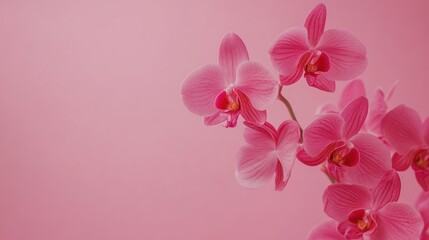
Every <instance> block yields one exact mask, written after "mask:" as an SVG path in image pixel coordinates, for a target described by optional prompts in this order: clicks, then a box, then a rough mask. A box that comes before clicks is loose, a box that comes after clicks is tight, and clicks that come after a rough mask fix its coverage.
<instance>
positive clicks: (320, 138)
mask: <svg viewBox="0 0 429 240" xmlns="http://www.w3.org/2000/svg"><path fill="white" fill-rule="evenodd" d="M343 125H344V120H343V118H342V117H341V116H340V115H338V114H334V113H327V114H324V115H321V116H320V117H319V118H317V119H316V120H314V121H313V122H312V123H310V124H309V125H308V126H307V128H306V129H305V131H304V134H303V139H304V144H303V146H304V149H305V152H306V153H307V154H308V155H309V156H311V157H316V156H318V155H319V154H320V153H321V152H322V151H323V150H325V148H326V147H327V146H328V145H329V144H331V143H333V142H337V141H338V140H341V133H340V131H341V128H342V127H343Z"/></svg>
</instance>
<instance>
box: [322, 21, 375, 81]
mask: <svg viewBox="0 0 429 240" xmlns="http://www.w3.org/2000/svg"><path fill="white" fill-rule="evenodd" d="M317 49H318V50H320V51H322V52H325V53H326V54H328V56H329V60H330V63H331V67H330V69H329V71H328V72H326V73H324V74H325V76H326V78H328V79H330V80H334V81H341V80H350V79H353V78H355V77H357V76H358V75H359V74H361V73H362V72H363V71H364V70H365V68H366V65H367V60H366V49H365V46H364V45H363V44H362V43H361V42H360V41H359V40H358V39H357V38H356V37H354V36H353V35H352V34H350V33H348V32H346V31H342V30H336V29H329V30H327V31H325V32H324V33H323V35H322V37H321V38H320V42H319V45H318V46H317Z"/></svg>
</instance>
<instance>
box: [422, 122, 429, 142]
mask: <svg viewBox="0 0 429 240" xmlns="http://www.w3.org/2000/svg"><path fill="white" fill-rule="evenodd" d="M423 139H424V141H425V143H426V144H427V145H429V117H428V118H426V120H425V122H424V123H423Z"/></svg>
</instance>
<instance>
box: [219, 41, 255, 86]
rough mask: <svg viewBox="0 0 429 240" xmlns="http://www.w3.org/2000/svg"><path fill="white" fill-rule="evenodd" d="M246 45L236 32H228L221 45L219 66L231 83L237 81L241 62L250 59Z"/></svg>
mask: <svg viewBox="0 0 429 240" xmlns="http://www.w3.org/2000/svg"><path fill="white" fill-rule="evenodd" d="M248 60H249V54H248V53H247V49H246V45H244V43H243V40H241V38H240V37H239V36H238V35H237V34H235V33H232V32H230V33H227V34H226V35H225V36H224V37H223V39H222V42H221V44H220V47H219V66H220V67H221V68H222V70H223V71H224V73H225V75H226V77H227V80H228V82H229V83H234V82H235V74H236V71H237V67H238V65H240V63H242V62H245V61H248Z"/></svg>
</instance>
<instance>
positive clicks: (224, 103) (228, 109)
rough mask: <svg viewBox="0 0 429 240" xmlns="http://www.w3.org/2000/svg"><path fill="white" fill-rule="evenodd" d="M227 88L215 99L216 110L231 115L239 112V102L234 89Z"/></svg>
mask: <svg viewBox="0 0 429 240" xmlns="http://www.w3.org/2000/svg"><path fill="white" fill-rule="evenodd" d="M229 89H230V88H229V87H228V88H227V89H225V90H224V91H222V92H221V93H219V95H218V96H217V97H216V102H215V104H216V108H217V109H219V110H221V111H223V112H225V113H233V112H237V111H238V110H240V102H239V99H238V96H237V94H236V93H235V92H234V89H232V88H231V90H229Z"/></svg>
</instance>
